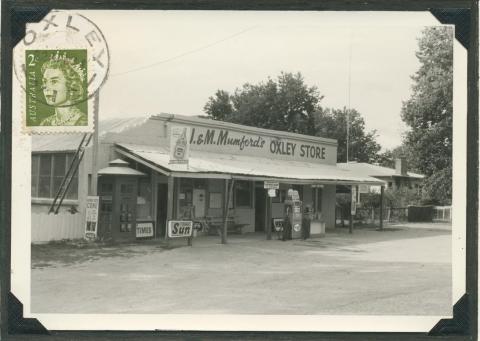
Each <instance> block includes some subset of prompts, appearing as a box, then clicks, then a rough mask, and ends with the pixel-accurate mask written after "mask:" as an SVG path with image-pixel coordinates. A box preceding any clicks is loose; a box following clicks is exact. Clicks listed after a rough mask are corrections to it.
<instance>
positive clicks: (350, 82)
mask: <svg viewBox="0 0 480 341" xmlns="http://www.w3.org/2000/svg"><path fill="white" fill-rule="evenodd" d="M349 42H350V44H349V46H348V94H347V103H348V107H347V110H346V111H347V113H346V117H347V163H348V161H349V155H348V154H349V149H350V95H351V90H352V89H351V88H352V31H350V40H349Z"/></svg>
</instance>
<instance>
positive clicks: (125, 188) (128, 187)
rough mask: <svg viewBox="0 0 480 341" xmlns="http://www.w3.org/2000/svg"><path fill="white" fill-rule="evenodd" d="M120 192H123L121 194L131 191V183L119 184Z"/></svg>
mask: <svg viewBox="0 0 480 341" xmlns="http://www.w3.org/2000/svg"><path fill="white" fill-rule="evenodd" d="M120 193H123V194H129V193H133V185H132V184H121V185H120Z"/></svg>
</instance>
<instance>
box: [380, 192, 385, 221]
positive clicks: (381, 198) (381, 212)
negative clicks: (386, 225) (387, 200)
mask: <svg viewBox="0 0 480 341" xmlns="http://www.w3.org/2000/svg"><path fill="white" fill-rule="evenodd" d="M383 191H384V187H383V186H381V187H380V230H383Z"/></svg>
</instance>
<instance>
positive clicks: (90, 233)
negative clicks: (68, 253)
mask: <svg viewBox="0 0 480 341" xmlns="http://www.w3.org/2000/svg"><path fill="white" fill-rule="evenodd" d="M99 202H100V199H99V197H98V196H88V197H87V205H86V211H85V212H86V218H85V239H88V240H93V239H95V238H97V224H98V205H99Z"/></svg>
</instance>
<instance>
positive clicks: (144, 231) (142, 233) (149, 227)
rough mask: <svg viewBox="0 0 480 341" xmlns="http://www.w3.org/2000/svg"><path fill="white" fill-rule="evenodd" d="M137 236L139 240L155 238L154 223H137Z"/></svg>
mask: <svg viewBox="0 0 480 341" xmlns="http://www.w3.org/2000/svg"><path fill="white" fill-rule="evenodd" d="M135 236H136V237H137V238H147V237H153V223H152V222H141V223H137V228H136V231H135Z"/></svg>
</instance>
